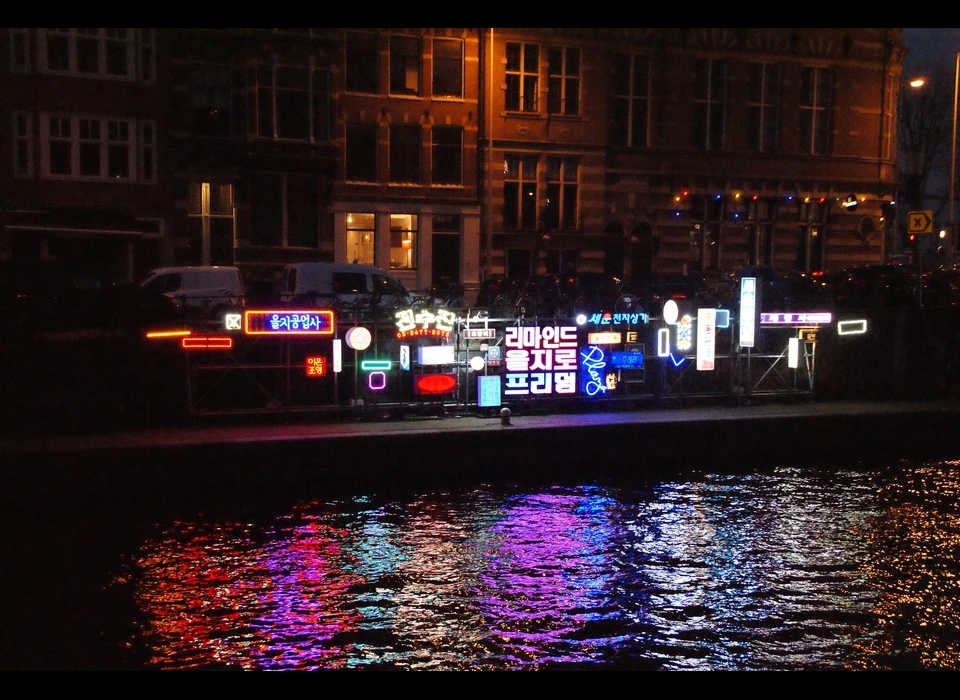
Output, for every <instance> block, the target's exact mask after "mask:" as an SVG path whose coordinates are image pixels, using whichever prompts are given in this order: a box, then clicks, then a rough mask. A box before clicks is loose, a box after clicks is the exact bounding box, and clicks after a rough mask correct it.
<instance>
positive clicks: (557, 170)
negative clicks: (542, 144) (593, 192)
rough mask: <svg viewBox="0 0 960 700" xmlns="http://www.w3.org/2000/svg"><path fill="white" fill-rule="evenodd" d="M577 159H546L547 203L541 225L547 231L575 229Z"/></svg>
mask: <svg viewBox="0 0 960 700" xmlns="http://www.w3.org/2000/svg"><path fill="white" fill-rule="evenodd" d="M579 166H580V163H579V159H578V158H574V157H572V156H566V157H560V156H549V157H547V203H546V208H545V210H544V216H543V225H544V228H545V229H546V230H548V231H557V230H561V231H575V230H576V229H577V195H578V190H579V187H578V183H577V175H578V172H579Z"/></svg>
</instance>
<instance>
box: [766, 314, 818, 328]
mask: <svg viewBox="0 0 960 700" xmlns="http://www.w3.org/2000/svg"><path fill="white" fill-rule="evenodd" d="M832 320H833V314H831V313H830V312H829V311H818V312H813V313H809V312H807V313H764V314H760V323H761V324H763V325H771V326H820V325H823V324H825V323H830V322H831V321H832Z"/></svg>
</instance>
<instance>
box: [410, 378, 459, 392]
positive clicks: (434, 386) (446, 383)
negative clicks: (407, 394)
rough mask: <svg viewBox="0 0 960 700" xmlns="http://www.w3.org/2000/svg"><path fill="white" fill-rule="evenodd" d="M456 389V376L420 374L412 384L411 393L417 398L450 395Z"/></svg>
mask: <svg viewBox="0 0 960 700" xmlns="http://www.w3.org/2000/svg"><path fill="white" fill-rule="evenodd" d="M456 388H457V375H456V374H447V373H444V374H421V375H418V376H417V377H416V378H415V379H414V382H413V391H414V393H415V394H417V395H419V396H425V395H426V396H430V395H437V394H450V393H452V392H453V390H454V389H456Z"/></svg>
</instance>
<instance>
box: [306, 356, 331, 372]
mask: <svg viewBox="0 0 960 700" xmlns="http://www.w3.org/2000/svg"><path fill="white" fill-rule="evenodd" d="M306 367H307V376H308V377H325V376H327V358H325V357H320V356H319V355H314V356H311V357H308V358H307V364H306Z"/></svg>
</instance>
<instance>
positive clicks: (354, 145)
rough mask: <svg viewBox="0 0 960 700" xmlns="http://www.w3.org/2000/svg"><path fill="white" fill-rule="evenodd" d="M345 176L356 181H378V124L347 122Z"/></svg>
mask: <svg viewBox="0 0 960 700" xmlns="http://www.w3.org/2000/svg"><path fill="white" fill-rule="evenodd" d="M344 171H345V172H344V178H345V179H346V180H351V181H354V182H376V181H377V125H376V124H347V143H346V158H345V167H344Z"/></svg>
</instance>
